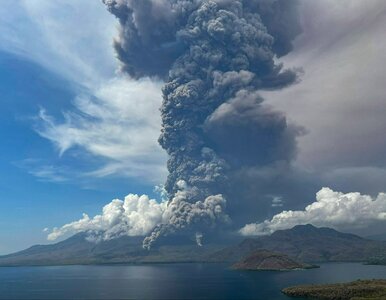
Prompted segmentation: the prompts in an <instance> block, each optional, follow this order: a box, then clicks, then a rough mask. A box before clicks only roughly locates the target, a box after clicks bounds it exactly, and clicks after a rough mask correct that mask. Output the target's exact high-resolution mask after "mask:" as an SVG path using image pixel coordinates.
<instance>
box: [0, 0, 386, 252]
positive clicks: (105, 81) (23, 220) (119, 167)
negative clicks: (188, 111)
mask: <svg viewBox="0 0 386 300" xmlns="http://www.w3.org/2000/svg"><path fill="white" fill-rule="evenodd" d="M299 10H300V13H299V14H300V17H301V24H302V33H301V34H300V35H299V36H298V37H297V38H296V39H295V41H294V48H293V50H292V51H290V52H289V53H288V54H287V55H285V56H283V57H281V58H280V59H279V60H280V62H283V64H284V65H285V66H286V67H294V68H301V69H302V71H301V75H300V80H299V82H298V83H297V84H293V85H291V86H289V87H287V88H283V89H278V90H274V91H262V92H261V95H262V96H263V97H264V98H265V103H269V106H270V107H272V108H273V109H274V110H277V111H280V112H284V113H285V115H286V118H287V120H288V122H290V123H291V124H296V125H297V126H299V127H302V130H301V132H302V134H301V135H299V136H298V137H297V155H296V157H295V158H294V159H293V161H292V162H291V164H292V165H293V166H294V169H293V170H292V171H291V172H289V173H288V174H287V177H294V178H295V179H296V180H295V179H293V180H294V182H292V181H291V180H287V179H286V180H279V181H278V182H274V183H272V182H270V184H281V185H283V187H282V186H280V187H278V186H274V188H273V190H275V191H276V190H277V192H275V193H272V191H271V190H272V189H268V188H267V190H265V187H260V186H259V189H260V190H264V195H263V196H262V199H263V200H262V201H265V202H266V203H265V204H264V205H265V206H264V207H265V208H264V209H261V210H259V211H258V212H256V214H255V215H252V216H249V217H248V218H245V221H244V224H245V226H244V227H242V228H241V229H240V231H241V233H242V234H245V235H251V234H252V235H260V234H263V233H269V232H272V231H274V230H276V229H281V228H286V226H289V224H290V225H296V224H297V223H299V222H313V223H314V224H316V225H321V226H336V227H337V228H339V229H342V230H345V231H350V232H357V233H360V234H364V235H366V234H368V235H371V234H372V233H375V232H379V231H381V229H382V226H384V224H385V223H384V222H385V221H384V220H385V218H386V204H385V203H386V200H385V196H384V194H381V193H382V192H386V187H385V186H386V176H385V175H386V160H385V155H384V153H385V151H386V142H385V141H386V130H385V129H386V118H384V115H385V113H386V99H385V95H386V87H385V84H384V78H385V75H386V74H385V72H386V71H385V69H384V68H383V67H382V62H383V61H385V59H386V51H385V50H386V40H385V39H384V38H383V35H384V28H386V3H385V2H384V1H382V0H371V1H368V2H367V1H366V3H364V1H360V0H342V1H339V2H337V1H333V0H319V1H312V2H311V1H305V0H304V1H300V8H299ZM0 25H1V26H0V90H1V93H0V95H1V96H0V99H1V101H0V105H1V109H0V116H1V117H0V140H1V143H0V154H1V155H0V254H6V253H10V252H13V251H17V250H21V249H23V248H26V247H29V246H31V245H32V244H37V243H39V244H42V243H48V242H53V241H55V240H57V239H58V238H59V240H60V238H65V237H67V236H69V235H71V234H73V233H75V232H77V230H80V229H82V230H84V229H87V230H97V229H98V230H99V229H103V230H104V235H103V238H108V237H109V236H111V235H113V234H114V233H115V232H116V231H117V230H121V228H118V229H117V227H116V225H117V224H116V220H118V219H119V220H121V219H122V218H123V219H124V220H125V222H126V223H125V224H129V225H128V226H129V227H128V229H127V232H130V235H146V234H148V233H149V231H150V230H151V229H152V228H153V227H154V226H155V225H156V224H158V223H159V222H162V221H163V219H164V218H167V217H168V216H167V213H166V216H165V210H167V209H166V205H165V202H164V201H163V200H164V197H165V196H164V194H163V193H162V184H164V183H165V181H166V178H167V175H168V170H167V168H166V161H167V159H168V156H167V155H166V152H165V151H164V150H163V149H162V148H161V146H160V145H159V144H158V141H157V140H158V137H159V135H160V130H161V126H162V124H161V122H162V120H161V115H160V112H159V109H160V107H161V102H162V92H161V88H162V86H163V85H164V83H163V82H162V81H161V80H159V79H154V78H153V79H149V78H148V77H146V76H144V77H141V78H139V79H134V78H133V77H130V76H129V75H128V74H125V72H122V71H119V68H120V66H121V65H122V61H120V60H119V57H117V54H116V53H115V50H114V47H113V41H114V39H116V37H117V36H118V32H119V24H118V20H117V19H116V18H115V17H114V16H113V15H112V14H111V13H109V11H108V10H107V9H106V6H105V5H104V4H103V3H102V2H101V1H94V0H85V1H77V0H62V1H59V0H58V1H49V0H33V1H27V0H25V1H22V0H19V1H9V0H4V1H3V3H2V6H1V7H0ZM223 111H224V108H223V110H222V112H223ZM220 112H221V111H220ZM220 112H217V116H218V115H219V113H220ZM267 169H269V168H268V167H267ZM270 170H271V169H269V170H268V171H270ZM272 170H273V169H272ZM275 170H276V169H275ZM260 171H261V169H259V170H257V171H256V170H253V172H260ZM268 171H267V170H264V172H261V174H262V175H261V176H265V177H266V176H268V175H267V174H268ZM251 172H252V171H251ZM272 172H273V171H272ZM259 174H260V173H259ZM299 174H300V175H299ZM254 176H255V175H254ZM259 176H260V175H259ZM251 178H252V179H253V180H255V179H254V178H256V177H251ZM258 178H261V177H258ZM295 181H296V182H295ZM262 182H264V180H263V181H262ZM252 184H254V183H252ZM287 185H288V186H287ZM323 188H324V189H323ZM300 189H303V190H304V193H300V192H298V191H299V190H300ZM179 192H180V193H179V194H178V196H179V197H188V196H187V195H188V194H189V192H190V191H189V189H188V188H186V187H184V188H181V191H179ZM255 192H256V191H255V190H253V189H251V191H250V192H249V193H252V194H253V193H255ZM177 193H178V192H177ZM129 194H130V195H129ZM135 194H138V196H136V195H135ZM142 194H144V195H148V196H143V197H140V195H142ZM127 195H129V196H127ZM367 195H368V196H367ZM125 197H126V198H125ZM113 199H124V200H123V201H120V200H116V201H112V200H113ZM152 199H155V200H152ZM209 200H210V201H207V202H205V203H204V204H205V205H208V207H210V205H211V204H210V203H211V201H214V202H215V203H222V202H221V201H222V200H221V199H217V198H211V199H209ZM111 201H112V202H111ZM216 201H218V202H216ZM259 203H260V202H259ZM105 205H107V206H105ZM259 205H260V204H259ZM307 205H310V206H308V207H307ZM103 207H104V208H103ZM306 207H307V208H306ZM341 207H343V209H342V211H341V213H336V214H335V215H334V212H336V211H339V209H338V208H341ZM102 208H103V211H102ZM231 208H232V206H231ZM253 208H254V206H253ZM315 209H316V210H315ZM318 209H319V210H318ZM288 210H290V211H292V212H295V213H286V211H288ZM359 212H360V213H359ZM362 212H366V213H362ZM82 213H86V214H87V215H82ZM331 214H332V218H331V220H328V216H329V215H331ZM293 215H296V217H293ZM94 216H95V217H94ZM111 216H113V217H111ZM243 218H244V216H243ZM78 220H79V221H78ZM112 220H113V221H112ZM114 220H115V221H114ZM278 220H279V221H278ZM283 220H284V221H283ZM114 222H115V223H114ZM65 224H68V226H66V225H65ZM138 224H142V225H141V226H139V225H138ZM283 224H284V225H283ZM63 225H64V226H63ZM359 225H363V226H359ZM62 226H63V227H62ZM47 236H48V238H49V240H47Z"/></svg>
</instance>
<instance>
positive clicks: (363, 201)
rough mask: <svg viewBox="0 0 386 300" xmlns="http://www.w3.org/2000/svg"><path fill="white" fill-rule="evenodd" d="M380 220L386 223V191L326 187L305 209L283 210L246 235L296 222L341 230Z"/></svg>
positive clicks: (254, 225) (253, 226) (245, 230)
mask: <svg viewBox="0 0 386 300" xmlns="http://www.w3.org/2000/svg"><path fill="white" fill-rule="evenodd" d="M376 222H378V223H379V222H384V223H385V222H386V194H384V193H380V194H379V195H378V196H377V197H376V198H375V199H373V198H371V197H370V196H368V195H361V194H360V193H348V194H344V193H340V192H335V191H333V190H331V189H329V188H323V189H321V190H320V191H319V192H318V193H317V194H316V201H315V202H314V203H312V204H310V205H308V206H307V207H306V208H305V209H304V210H302V211H292V210H289V211H283V212H281V213H279V214H277V215H275V216H274V217H273V218H272V219H271V220H266V221H264V222H262V223H252V224H247V225H245V226H244V227H243V228H242V229H241V230H240V233H241V234H243V235H247V236H248V235H267V234H271V233H273V232H275V231H276V230H280V229H288V228H292V227H294V226H295V225H300V224H301V225H304V224H313V225H315V226H327V227H333V228H338V229H344V228H345V227H350V228H353V227H354V228H356V227H359V228H360V227H366V226H369V225H371V224H374V223H376Z"/></svg>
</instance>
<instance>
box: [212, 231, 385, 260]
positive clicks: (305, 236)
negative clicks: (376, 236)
mask: <svg viewBox="0 0 386 300" xmlns="http://www.w3.org/2000/svg"><path fill="white" fill-rule="evenodd" d="M259 249H265V250H269V251H274V252H279V253H283V254H286V255H288V256H289V257H291V258H293V259H295V260H298V261H303V262H328V261H360V262H365V261H367V260H368V259H369V258H370V257H378V256H384V255H385V254H386V242H381V241H374V240H368V239H364V238H361V237H359V236H357V235H354V234H347V233H341V232H338V231H336V230H334V229H331V228H317V227H314V226H312V225H298V226H295V227H294V228H292V229H287V230H278V231H276V232H274V233H273V234H271V235H270V236H264V237H260V238H254V239H252V238H250V239H245V240H244V241H243V242H241V243H240V244H238V245H236V246H232V247H228V248H225V249H223V250H220V251H219V252H217V253H215V254H213V255H211V259H213V260H216V261H230V262H235V261H238V260H240V259H241V258H243V257H245V256H246V255H248V254H250V253H252V252H253V251H256V250H259Z"/></svg>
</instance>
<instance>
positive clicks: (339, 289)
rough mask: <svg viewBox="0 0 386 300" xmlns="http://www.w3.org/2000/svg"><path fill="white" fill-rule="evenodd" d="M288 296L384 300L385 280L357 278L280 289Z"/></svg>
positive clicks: (330, 299) (340, 299)
mask: <svg viewBox="0 0 386 300" xmlns="http://www.w3.org/2000/svg"><path fill="white" fill-rule="evenodd" d="M282 292H283V293H284V294H286V295H287V296H290V297H300V298H307V299H323V300H360V299H372V300H385V299H386V280H384V279H374V280H357V281H353V282H349V283H338V284H325V285H304V286H295V287H289V288H286V289H284V290H283V291H282Z"/></svg>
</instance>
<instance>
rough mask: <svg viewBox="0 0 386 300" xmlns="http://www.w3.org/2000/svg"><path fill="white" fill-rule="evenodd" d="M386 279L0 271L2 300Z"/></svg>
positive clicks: (274, 297)
mask: <svg viewBox="0 0 386 300" xmlns="http://www.w3.org/2000/svg"><path fill="white" fill-rule="evenodd" d="M373 278H377V279H379V278H384V279H386V266H368V265H362V264H359V263H325V264H321V265H320V268H318V269H311V270H296V271H283V272H278V271H236V270H231V269H230V268H229V267H228V265H224V264H198V263H195V264H148V265H95V266H94V265H93V266H81V265H80V266H50V267H0V299H7V300H11V299H39V300H43V299H232V300H233V299H234V300H242V299H255V300H257V299H261V300H284V299H287V300H288V299H291V298H289V297H287V296H285V295H283V294H282V293H281V292H280V290H281V289H283V288H285V287H288V286H293V285H298V284H322V283H335V282H347V281H352V280H357V279H373Z"/></svg>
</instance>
